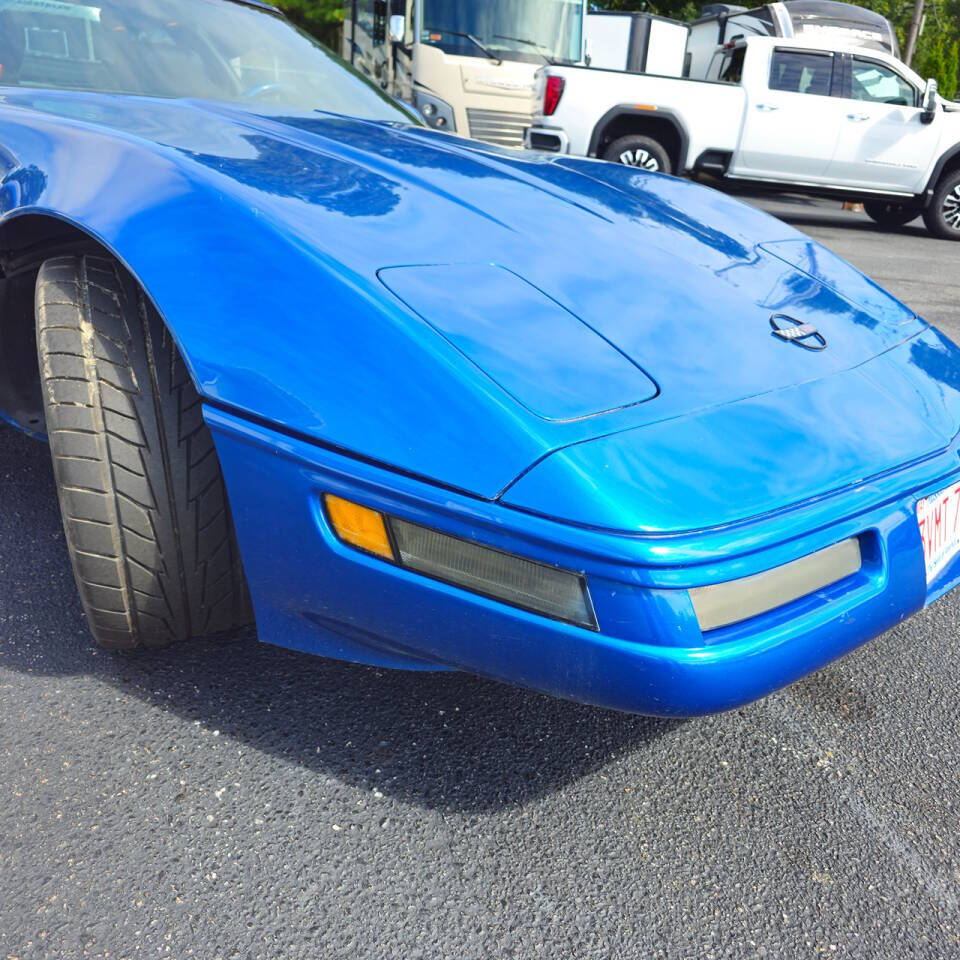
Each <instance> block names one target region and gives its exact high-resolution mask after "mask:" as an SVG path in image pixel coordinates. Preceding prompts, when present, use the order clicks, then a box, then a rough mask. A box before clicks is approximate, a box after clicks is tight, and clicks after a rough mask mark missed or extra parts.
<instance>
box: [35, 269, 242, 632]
mask: <svg viewBox="0 0 960 960" xmlns="http://www.w3.org/2000/svg"><path fill="white" fill-rule="evenodd" d="M36 319H37V349H38V355H39V360H40V375H41V380H42V386H43V397H44V408H45V412H46V420H47V433H48V435H49V438H50V450H51V453H52V455H53V470H54V475H55V477H56V482H57V490H58V494H59V498H60V507H61V512H62V514H63V525H64V530H65V532H66V540H67V547H68V550H69V553H70V559H71V562H72V563H73V569H74V574H75V576H76V581H77V587H78V589H79V591H80V598H81V600H82V602H83V607H84V610H85V612H86V615H87V621H88V623H89V625H90V629H91V630H92V632H93V635H94V637H95V638H96V640H97V642H98V643H99V644H100V645H101V646H103V647H107V648H110V649H115V650H119V649H131V648H135V647H162V646H166V645H167V644H170V643H172V642H174V641H176V640H182V639H186V638H187V637H191V636H206V635H212V634H216V633H221V632H225V631H227V630H230V629H232V628H234V627H237V626H240V625H241V624H244V623H247V622H249V621H250V619H252V618H251V615H250V605H249V598H248V594H247V589H246V584H245V581H244V577H243V570H242V567H241V564H240V556H239V551H238V549H237V544H236V540H235V537H234V532H233V523H232V519H231V516H230V508H229V504H228V501H227V493H226V488H225V486H224V482H223V477H222V475H221V472H220V464H219V461H218V459H217V454H216V450H215V449H214V446H213V438H212V436H211V434H210V431H209V429H208V428H207V426H206V424H205V423H204V421H203V415H202V410H201V403H200V398H199V396H198V395H197V392H196V390H195V389H194V387H193V384H192V383H191V381H190V378H189V376H188V374H187V371H186V369H185V367H184V364H183V361H182V359H181V357H180V355H179V353H178V352H177V349H176V346H175V345H174V343H173V341H172V340H171V338H170V335H169V333H168V332H167V331H166V328H165V327H164V325H163V322H162V321H161V319H160V317H159V316H158V314H157V312H156V310H154V309H153V307H152V306H151V304H150V303H149V302H148V301H147V299H146V298H145V297H144V296H143V294H142V292H141V291H140V289H139V287H138V286H137V285H136V283H135V282H134V281H133V280H132V278H131V277H130V276H129V274H127V273H126V272H125V271H124V270H123V268H122V267H120V265H119V264H117V263H116V262H115V261H113V260H111V259H108V258H106V257H100V256H83V257H60V258H56V259H52V260H48V261H47V262H46V263H44V264H43V266H42V267H41V268H40V272H39V275H38V277H37V288H36Z"/></svg>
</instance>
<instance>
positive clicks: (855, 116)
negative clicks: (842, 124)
mask: <svg viewBox="0 0 960 960" xmlns="http://www.w3.org/2000/svg"><path fill="white" fill-rule="evenodd" d="M847 119H848V120H852V121H853V122H854V123H860V122H861V121H863V120H869V119H870V114H869V113H848V114H847Z"/></svg>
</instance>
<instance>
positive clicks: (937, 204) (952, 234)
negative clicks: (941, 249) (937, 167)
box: [923, 170, 960, 240]
mask: <svg viewBox="0 0 960 960" xmlns="http://www.w3.org/2000/svg"><path fill="white" fill-rule="evenodd" d="M957 187H960V170H954V171H952V172H951V173H948V174H947V175H946V176H945V177H944V178H943V179H942V180H941V181H940V183H939V184H938V185H937V188H936V190H934V192H933V199H931V201H930V206H928V207H927V209H926V210H924V212H923V219H924V222H925V223H926V225H927V229H928V230H929V231H930V232H931V233H932V234H933V235H934V236H935V237H939V238H940V239H941V240H960V227H954V226H951V225H950V224H949V223H948V222H947V219H946V217H945V216H944V214H943V204H944V201H945V200H946V198H947V196H948V195H949V194H951V193H953V191H954V190H956V189H957Z"/></svg>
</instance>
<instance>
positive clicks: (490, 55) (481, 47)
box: [427, 27, 503, 65]
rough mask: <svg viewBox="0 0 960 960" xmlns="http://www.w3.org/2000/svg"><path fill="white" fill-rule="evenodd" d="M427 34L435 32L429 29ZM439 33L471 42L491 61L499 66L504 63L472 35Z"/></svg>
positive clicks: (452, 32)
mask: <svg viewBox="0 0 960 960" xmlns="http://www.w3.org/2000/svg"><path fill="white" fill-rule="evenodd" d="M427 32H428V33H432V32H433V31H432V30H430V28H429V27H427ZM437 33H449V34H450V35H451V36H453V37H464V38H465V39H467V40H469V41H470V42H471V43H472V44H473V45H474V46H475V47H477V48H478V49H479V50H481V51H482V52H483V53H485V54H486V55H487V56H488V57H489V58H490V59H491V60H496V61H497V64H498V65H499V64H501V63H503V60H502V59H501V58H500V57H498V56H497V55H496V54H495V53H491V51H489V50H488V49H487V48H486V47H485V46H484V45H483V44H482V43H481V42H480V41H479V40H478V39H477V38H476V37H475V36H474V35H473V34H472V33H463V32H462V31H460V30H438V31H437Z"/></svg>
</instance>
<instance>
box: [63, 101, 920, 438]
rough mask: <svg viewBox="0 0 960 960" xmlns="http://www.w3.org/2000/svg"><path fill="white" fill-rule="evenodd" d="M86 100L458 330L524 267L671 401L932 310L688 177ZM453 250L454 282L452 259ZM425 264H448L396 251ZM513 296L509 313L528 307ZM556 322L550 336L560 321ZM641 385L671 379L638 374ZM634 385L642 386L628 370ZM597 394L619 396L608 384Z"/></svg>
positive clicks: (731, 386)
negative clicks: (789, 337)
mask: <svg viewBox="0 0 960 960" xmlns="http://www.w3.org/2000/svg"><path fill="white" fill-rule="evenodd" d="M47 100H48V101H49V102H48V103H47V104H46V107H47V109H51V106H50V103H55V102H56V101H55V100H54V99H53V98H52V97H48V98H47ZM69 107H70V112H71V115H72V116H73V117H75V118H83V119H89V120H90V121H94V122H97V123H100V124H103V125H108V126H111V127H113V128H114V129H119V130H120V131H122V132H124V133H128V134H132V135H135V136H139V137H143V138H146V139H149V140H152V141H153V142H155V143H156V144H158V145H160V146H163V147H166V148H170V149H173V150H175V151H177V152H178V153H179V154H180V155H181V157H182V158H183V159H184V160H186V161H187V162H189V163H190V164H192V165H194V166H195V167H201V168H204V172H205V173H206V174H207V175H209V176H211V177H214V178H216V179H217V180H220V181H221V182H222V185H223V189H224V190H225V191H227V192H229V193H231V194H234V195H236V196H239V197H240V198H242V199H243V200H245V201H247V202H249V203H250V204H251V205H252V206H253V207H255V209H256V210H257V212H258V213H261V214H262V215H265V216H269V217H271V218H273V219H274V220H276V221H277V222H279V223H280V224H281V225H282V228H283V229H284V230H286V231H287V232H289V234H291V235H292V236H295V237H296V239H298V240H302V241H303V242H305V243H308V244H309V245H310V246H311V247H312V248H313V249H315V250H316V251H318V252H320V253H322V254H325V255H328V256H329V257H331V258H335V259H337V260H339V261H340V262H341V263H342V264H343V265H344V267H345V268H346V269H347V270H349V271H350V272H351V273H355V274H359V275H366V276H380V278H381V280H382V281H383V284H384V286H385V287H386V288H387V289H389V290H391V292H393V293H394V294H395V295H397V296H398V298H399V299H400V300H402V301H403V302H404V303H405V304H406V305H407V306H408V307H410V308H411V309H412V310H413V311H414V312H416V313H418V314H420V315H421V316H425V317H426V318H427V319H428V320H429V321H431V322H434V321H437V326H438V327H439V328H440V332H441V333H443V334H445V335H446V334H447V333H448V332H449V331H447V330H446V329H444V326H445V324H444V322H443V320H442V317H443V316H444V315H448V314H449V313H450V311H451V309H454V310H456V309H458V307H457V306H456V304H455V303H452V302H451V299H450V291H451V290H454V291H455V297H454V300H455V301H457V302H459V304H460V307H459V309H460V310H462V311H464V312H466V311H467V310H468V307H469V302H470V299H471V296H472V295H473V293H474V292H475V291H473V290H471V289H470V287H471V286H474V287H476V288H479V287H481V286H486V285H489V284H490V283H491V279H490V275H489V273H488V272H487V270H486V269H485V268H487V267H489V266H490V265H491V264H494V265H496V266H497V267H499V268H501V269H502V270H503V271H505V272H504V273H501V274H500V279H499V280H497V281H493V282H494V285H501V286H503V287H504V288H506V287H508V286H510V285H512V280H510V278H509V277H508V276H507V273H509V274H512V275H513V276H514V277H519V278H522V280H523V281H524V282H525V283H526V284H528V285H531V286H533V287H535V288H536V289H538V290H539V291H541V293H542V294H543V295H544V296H546V297H547V298H549V300H550V301H552V302H554V303H555V304H557V305H558V306H559V307H560V308H561V310H562V311H564V313H563V314H561V312H560V311H557V312H556V313H555V316H554V322H555V324H556V328H557V337H556V338H555V339H556V340H558V341H559V342H560V343H559V348H557V347H555V348H554V353H555V355H558V354H560V353H562V348H563V342H564V341H569V346H570V349H569V353H570V359H572V360H577V359H581V358H582V357H583V353H584V350H583V338H582V336H581V335H580V334H577V333H575V331H574V329H573V327H572V326H571V325H570V324H569V323H568V322H567V317H568V316H573V317H575V318H577V319H578V320H579V321H580V323H581V324H583V325H585V326H586V327H588V328H589V329H590V330H592V331H594V333H595V334H598V335H599V336H600V337H601V338H603V339H604V340H606V341H607V342H608V343H609V344H611V345H612V346H613V347H614V348H616V349H617V350H618V351H620V352H621V353H622V354H623V355H625V356H626V357H627V358H629V360H631V361H632V362H633V363H634V364H635V365H637V366H638V367H639V368H641V369H642V370H643V371H644V372H645V373H646V374H647V376H648V377H649V378H650V379H652V380H653V381H655V383H656V384H657V385H658V386H659V388H660V390H659V396H658V397H657V406H658V408H659V414H658V415H674V414H675V413H676V412H677V411H678V409H687V410H689V409H694V408H698V407H702V406H709V405H713V404H716V403H725V402H729V401H730V400H733V399H738V398H741V397H744V396H751V395H754V394H757V393H760V392H763V391H766V390H770V389H776V388H779V387H782V386H785V385H788V384H791V383H796V382H803V381H806V380H809V379H812V378H816V377H820V376H826V375H829V374H831V373H834V372H836V371H837V370H840V369H846V368H849V367H851V366H854V365H856V364H859V363H862V362H863V361H864V360H866V359H869V358H870V357H871V356H875V355H876V354H878V353H881V352H883V351H884V350H886V349H889V348H890V347H891V346H893V345H894V344H895V343H898V342H900V341H901V340H903V339H905V337H906V336H909V335H910V334H911V333H913V332H916V330H915V329H913V328H912V327H911V323H912V322H913V320H914V316H913V314H912V312H910V311H909V310H907V309H906V308H905V307H903V306H902V305H901V304H899V303H897V301H895V300H894V299H893V298H892V297H890V296H889V295H888V294H885V293H884V292H883V291H881V290H880V289H879V288H878V287H876V285H874V284H872V283H871V282H870V281H868V280H866V278H864V277H863V276H862V275H860V274H859V273H857V271H855V270H854V269H853V268H851V267H849V266H848V265H846V264H844V263H843V262H842V261H840V260H839V259H838V258H836V257H835V256H833V255H832V254H830V253H829V252H828V251H826V250H825V249H823V248H822V247H819V245H817V244H814V243H812V242H810V241H808V240H807V239H806V238H804V237H803V236H802V235H801V234H799V233H797V232H796V231H795V230H793V229H792V228H791V227H788V226H786V225H785V224H783V223H781V222H780V221H777V220H775V219H774V218H772V217H769V216H767V215H766V214H763V213H760V212H758V211H756V210H754V209H752V208H749V207H747V206H745V205H743V204H741V203H739V202H737V201H734V200H731V199H730V198H728V197H725V196H723V195H721V194H719V193H717V192H715V191H711V190H707V189H704V188H700V187H697V186H696V185H693V184H689V183H686V182H682V181H678V180H675V179H673V178H668V177H661V176H655V175H648V174H642V173H640V174H638V173H635V172H633V171H628V170H626V169H625V168H618V167H615V166H613V165H610V164H606V163H600V162H597V161H585V160H577V159H574V158H560V159H557V158H553V157H541V156H539V155H535V154H525V155H524V154H519V153H517V152H514V151H508V150H498V149H496V148H492V147H489V146H486V145H481V144H478V143H476V142H473V141H466V140H462V139H459V138H456V137H450V136H447V135H443V134H438V133H435V132H434V131H430V130H427V129H423V128H416V127H410V126H406V125H398V124H384V123H373V122H369V121H360V120H352V119H347V118H344V117H338V116H331V115H327V114H319V113H313V114H307V115H294V116H289V115H282V114H273V115H268V114H252V113H250V112H249V111H245V110H240V109H236V108H232V107H230V106H228V105H223V104H211V103H205V102H203V103H201V102H192V101H186V102H184V101H180V102H174V103H171V102H156V101H150V100H146V101H141V102H139V103H137V104H136V109H131V106H130V102H129V100H126V101H124V100H123V99H122V98H114V100H112V101H110V100H107V99H106V98H102V97H101V98H96V97H91V98H89V100H88V101H87V102H83V101H77V100H76V99H73V100H71V101H69ZM444 266H447V267H450V272H449V278H450V279H449V283H445V282H444V274H443V271H442V269H441V270H439V271H438V270H437V269H435V268H437V267H441V268H442V267H444ZM471 266H472V267H473V268H474V274H475V279H474V280H473V282H471V279H472V278H471V273H470V268H471ZM423 267H430V268H431V273H430V276H429V278H428V281H429V282H417V281H416V278H413V277H412V275H406V276H402V277H401V275H400V273H399V271H398V270H397V269H396V268H406V269H408V270H412V269H414V268H423ZM388 270H389V271H391V272H390V273H389V275H388V274H387V272H386V271H388ZM410 287H416V288H417V289H416V290H413V291H412V292H411V294H410V295H409V296H408V295H407V292H408V289H409V288H410ZM431 288H432V290H433V291H434V293H433V294H432V295H431V293H430V289H431ZM383 294H384V296H389V294H388V293H387V290H386V289H385V290H383ZM522 299H523V298H521V301H522ZM526 306H527V305H526V303H525V302H520V303H518V312H520V311H521V310H523V309H525V308H526ZM505 307H506V308H507V309H506V310H505V311H501V313H500V317H499V319H500V322H501V323H502V324H504V325H510V324H511V323H512V322H513V319H514V318H511V317H510V316H509V309H508V304H505ZM774 314H783V315H786V316H788V317H789V318H792V319H793V320H794V321H797V322H802V323H812V324H814V325H815V326H816V327H817V328H818V330H820V331H821V333H822V334H823V335H824V336H825V337H826V339H827V341H828V344H829V349H828V350H826V351H824V352H823V353H822V355H821V356H818V357H816V358H813V357H811V356H809V355H808V353H807V352H806V351H803V350H797V349H785V345H784V343H783V341H781V340H779V339H777V338H776V337H774V336H772V330H771V326H770V318H771V316H772V315H774ZM465 322H467V323H469V321H465ZM788 322H789V321H788ZM540 334H541V335H542V337H543V338H545V339H546V338H549V337H550V328H549V324H547V326H546V327H544V328H543V329H541V330H540ZM477 336H478V338H479V339H480V340H481V341H483V334H482V331H478V332H477ZM465 339H466V338H461V340H460V341H459V344H460V346H461V347H462V346H463V343H464V341H465ZM481 346H483V347H485V348H486V347H489V346H490V345H489V344H487V343H486V342H485V341H484V342H482V343H481ZM514 346H515V347H516V355H515V356H513V357H511V356H510V347H509V344H500V345H499V346H498V350H499V352H500V353H501V356H499V357H498V358H497V365H498V366H500V367H503V366H507V365H509V364H510V363H511V362H518V363H521V364H522V363H524V361H525V357H524V356H522V355H521V351H522V350H526V349H527V348H528V347H530V346H531V345H530V344H527V343H523V342H518V343H516V344H515V345H514ZM475 352H476V353H478V354H480V353H482V351H481V350H479V349H478V350H477V351H475ZM490 352H491V351H490V350H487V351H486V355H487V356H488V357H489V355H490ZM504 352H506V355H505V356H503V355H502V354H503V353H504ZM588 352H589V351H588ZM592 372H593V371H591V370H590V369H589V368H588V369H587V370H586V371H585V374H586V376H585V379H588V378H589V376H590V374H591V373H592ZM542 374H543V371H541V375H542ZM567 374H568V371H567V369H566V368H564V370H563V376H564V377H566V376H567ZM551 388H552V386H551V384H550V383H549V376H547V380H546V385H545V388H544V389H545V390H549V389H551ZM595 390H596V388H595V386H591V387H590V391H591V392H594V391H595ZM636 394H637V395H636V397H635V398H634V399H635V400H636V401H641V400H644V399H649V398H650V397H651V396H653V395H656V391H651V390H650V389H649V384H648V382H647V381H646V380H645V379H644V378H637V381H636ZM615 397H616V400H617V405H627V401H628V400H629V398H626V397H625V396H624V393H623V390H622V389H618V390H617V391H616V393H615ZM594 406H595V407H597V408H598V409H597V410H595V411H592V412H606V410H607V408H606V407H605V405H604V402H603V401H602V399H597V400H596V401H595V402H594ZM667 408H669V410H668V409H667ZM548 419H549V417H548ZM558 419H561V418H558Z"/></svg>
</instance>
